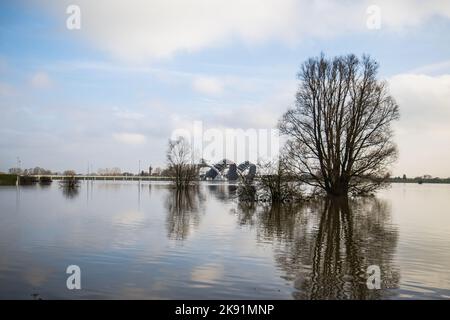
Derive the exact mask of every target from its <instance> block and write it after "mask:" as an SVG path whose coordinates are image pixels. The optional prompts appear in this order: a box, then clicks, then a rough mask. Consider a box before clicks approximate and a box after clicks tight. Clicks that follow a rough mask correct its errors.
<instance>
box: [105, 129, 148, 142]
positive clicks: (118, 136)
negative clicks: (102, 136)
mask: <svg viewBox="0 0 450 320" xmlns="http://www.w3.org/2000/svg"><path fill="white" fill-rule="evenodd" d="M113 138H114V139H115V140H116V141H117V142H120V143H124V144H129V145H141V144H144V143H145V142H146V141H147V139H146V138H145V136H144V135H142V134H139V133H128V132H122V133H115V134H113Z"/></svg>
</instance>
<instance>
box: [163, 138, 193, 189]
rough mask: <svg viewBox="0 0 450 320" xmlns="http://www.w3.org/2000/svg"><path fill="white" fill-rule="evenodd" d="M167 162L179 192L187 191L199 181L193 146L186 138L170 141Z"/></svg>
mask: <svg viewBox="0 0 450 320" xmlns="http://www.w3.org/2000/svg"><path fill="white" fill-rule="evenodd" d="M167 162H168V169H169V174H170V176H171V177H172V179H173V181H174V184H175V187H176V189H177V190H182V189H185V188H186V187H188V186H189V185H192V184H193V183H194V182H195V181H196V180H197V179H198V166H197V165H196V164H194V159H193V154H192V150H191V146H190V145H189V143H188V141H187V140H186V139H185V138H183V137H179V138H177V139H175V140H169V146H168V150H167Z"/></svg>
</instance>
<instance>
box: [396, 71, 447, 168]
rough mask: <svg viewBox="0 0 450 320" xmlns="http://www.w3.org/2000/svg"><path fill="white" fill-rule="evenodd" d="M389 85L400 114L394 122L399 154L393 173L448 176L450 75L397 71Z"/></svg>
mask: <svg viewBox="0 0 450 320" xmlns="http://www.w3.org/2000/svg"><path fill="white" fill-rule="evenodd" d="M389 84H390V89H391V94H392V95H393V97H394V98H395V99H396V100H397V102H398V104H399V106H400V115H401V117H400V121H399V122H398V123H397V124H396V129H397V130H396V137H395V139H396V141H397V142H398V146H399V151H400V157H399V161H398V163H397V165H396V169H395V171H394V172H395V174H398V175H401V174H403V173H406V174H407V175H410V176H419V175H423V174H431V175H433V176H441V177H449V176H450V170H449V167H448V164H449V163H450V148H448V145H449V144H450V127H449V125H448V124H449V123H450V103H449V101H450V75H448V74H447V75H441V76H428V75H423V74H400V75H396V76H393V77H391V78H390V79H389ZM425 171H426V172H425Z"/></svg>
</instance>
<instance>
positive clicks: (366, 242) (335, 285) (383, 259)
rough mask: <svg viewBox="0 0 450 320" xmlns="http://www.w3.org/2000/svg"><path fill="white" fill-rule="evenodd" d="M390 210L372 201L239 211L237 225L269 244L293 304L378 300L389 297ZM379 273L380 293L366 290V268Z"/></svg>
mask: <svg viewBox="0 0 450 320" xmlns="http://www.w3.org/2000/svg"><path fill="white" fill-rule="evenodd" d="M389 219H390V208H389V206H387V204H386V203H385V202H383V201H380V200H378V199H375V198H371V199H365V200H359V201H355V200H354V201H348V200H336V199H335V200H326V201H322V202H314V203H309V204H307V205H303V206H300V207H298V206H297V207H295V206H289V207H280V206H274V207H265V208H262V209H259V210H258V209H255V208H250V209H248V208H245V207H240V214H239V221H240V223H244V224H250V225H256V226H257V230H258V232H257V237H258V241H260V242H267V241H271V242H273V244H274V246H275V250H274V255H275V260H276V262H277V264H278V265H279V267H280V268H281V269H282V270H283V271H284V275H283V278H284V279H286V280H288V281H292V282H293V285H294V288H295V291H294V293H293V297H294V298H295V299H379V298H388V297H389V296H391V295H393V294H394V291H395V290H392V289H395V288H397V287H398V284H399V271H398V269H397V268H396V267H395V266H394V265H393V256H394V254H395V250H396V244H397V236H398V231H397V229H396V228H394V227H392V225H391V224H390V223H389ZM370 265H378V266H379V267H380V269H381V273H382V275H381V286H382V290H369V289H368V288H367V285H366V279H367V274H366V271H367V267H368V266H370Z"/></svg>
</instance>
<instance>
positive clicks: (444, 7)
mask: <svg viewBox="0 0 450 320" xmlns="http://www.w3.org/2000/svg"><path fill="white" fill-rule="evenodd" d="M45 3H46V4H47V6H48V7H49V8H50V9H51V10H53V11H54V13H55V14H56V15H57V17H59V18H60V19H62V18H67V17H65V16H64V15H62V14H61V12H65V10H64V9H65V8H66V6H67V5H69V4H71V3H72V1H69V0H66V1H47V2H45ZM42 4H43V3H42V2H41V1H39V5H42ZM77 4H78V5H79V6H80V8H81V17H82V18H81V30H80V31H77V32H79V33H81V34H82V35H84V36H85V37H86V38H88V39H89V40H90V42H91V43H92V44H93V45H94V46H97V47H99V48H100V49H102V50H105V51H107V52H109V53H111V54H112V55H114V56H117V57H121V58H124V59H129V60H141V59H147V58H150V59H154V58H161V57H170V56H172V55H173V54H175V53H178V52H193V51H198V50H201V49H204V48H208V47H214V46H224V45H227V44H228V43H229V42H230V41H233V40H238V41H241V42H243V43H245V44H253V43H261V42H265V41H273V40H276V41H282V42H286V43H296V42H298V41H299V40H301V39H302V38H305V37H308V36H333V35H338V34H342V33H345V32H368V31H369V30H368V29H367V27H366V21H367V18H368V15H367V11H366V10H367V8H368V7H369V6H370V5H373V4H375V5H378V6H379V7H380V9H381V19H382V20H381V23H382V24H381V27H382V29H384V28H386V29H388V30H389V29H405V28H406V27H413V26H417V25H420V24H421V23H424V22H425V21H427V20H428V19H430V18H432V17H434V16H443V17H447V18H448V17H450V2H449V1H446V0H430V1H420V0H398V1H390V0H378V1H377V0H365V1H356V0H355V1H329V0H316V1H310V0H298V1H296V0H246V1H242V0H210V1H204V0H189V1H186V0H152V1H147V0H126V1H125V0H116V1H109V0H97V1H88V0H79V1H77ZM62 25H65V24H62Z"/></svg>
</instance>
